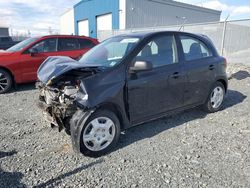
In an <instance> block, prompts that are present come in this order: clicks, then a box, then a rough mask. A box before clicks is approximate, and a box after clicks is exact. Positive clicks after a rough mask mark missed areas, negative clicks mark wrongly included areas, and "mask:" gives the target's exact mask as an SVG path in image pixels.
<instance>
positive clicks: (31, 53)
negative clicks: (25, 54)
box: [29, 48, 38, 57]
mask: <svg viewBox="0 0 250 188" xmlns="http://www.w3.org/2000/svg"><path fill="white" fill-rule="evenodd" d="M29 53H30V56H31V57H32V56H35V54H38V50H37V49H36V48H31V49H29Z"/></svg>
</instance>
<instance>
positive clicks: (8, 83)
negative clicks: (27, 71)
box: [0, 69, 13, 94]
mask: <svg viewBox="0 0 250 188" xmlns="http://www.w3.org/2000/svg"><path fill="white" fill-rule="evenodd" d="M12 83H13V81H12V77H11V75H10V74H9V73H8V72H7V71H5V70H2V69H0V94H3V93H6V92H8V91H9V90H10V89H11V87H12Z"/></svg>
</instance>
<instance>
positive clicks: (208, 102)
mask: <svg viewBox="0 0 250 188" xmlns="http://www.w3.org/2000/svg"><path fill="white" fill-rule="evenodd" d="M216 88H221V89H222V91H223V98H222V102H221V104H220V105H219V106H214V104H213V103H212V102H211V97H212V96H213V94H214V90H215V89H216ZM224 98H225V87H224V85H223V84H222V83H221V82H215V84H214V85H213V87H212V89H211V90H210V93H209V96H208V98H207V100H206V102H205V104H203V106H202V107H203V110H204V111H206V112H208V113H214V112H217V111H219V110H220V109H221V108H222V104H223V101H224Z"/></svg>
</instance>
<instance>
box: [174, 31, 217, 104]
mask: <svg viewBox="0 0 250 188" xmlns="http://www.w3.org/2000/svg"><path fill="white" fill-rule="evenodd" d="M179 36H180V43H181V46H182V49H183V50H182V51H183V58H184V62H185V63H184V67H185V71H186V72H187V83H186V88H185V98H184V101H185V105H192V104H197V103H201V102H203V101H204V100H205V99H206V98H207V96H208V93H209V90H210V87H211V84H212V83H213V82H214V78H215V69H216V58H214V57H213V54H212V51H211V50H210V49H209V47H208V46H207V45H206V44H205V42H203V41H202V40H200V39H199V38H198V37H195V36H193V35H188V34H179Z"/></svg>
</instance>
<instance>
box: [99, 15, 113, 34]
mask: <svg viewBox="0 0 250 188" xmlns="http://www.w3.org/2000/svg"><path fill="white" fill-rule="evenodd" d="M96 24H97V36H99V35H98V33H99V31H101V30H112V14H105V15H101V16H97V17H96Z"/></svg>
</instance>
